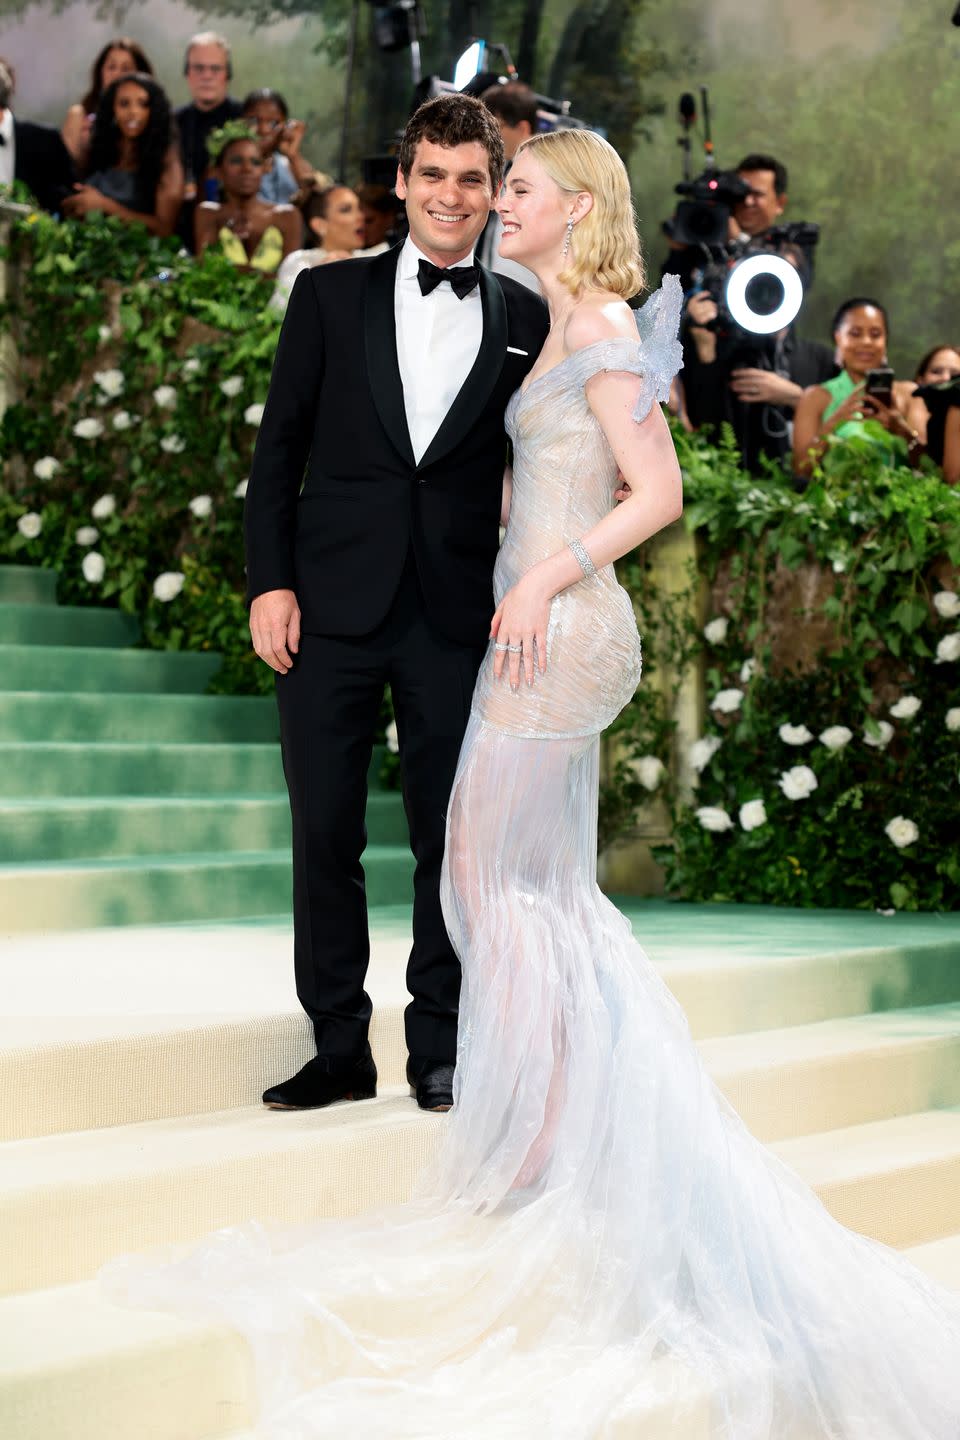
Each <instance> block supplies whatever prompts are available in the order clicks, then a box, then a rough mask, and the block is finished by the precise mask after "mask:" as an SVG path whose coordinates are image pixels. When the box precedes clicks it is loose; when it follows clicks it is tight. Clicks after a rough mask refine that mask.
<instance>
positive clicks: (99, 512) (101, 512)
mask: <svg viewBox="0 0 960 1440" xmlns="http://www.w3.org/2000/svg"><path fill="white" fill-rule="evenodd" d="M116 508H117V502H116V500H115V499H114V497H113V496H112V495H101V496H100V498H99V500H94V502H93V508H92V509H91V511H90V514H91V515H92V516H93V518H94V520H109V518H110V516H111V515H112V514H113V513H114V511H115V510H116Z"/></svg>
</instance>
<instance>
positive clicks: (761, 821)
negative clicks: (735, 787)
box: [740, 800, 767, 830]
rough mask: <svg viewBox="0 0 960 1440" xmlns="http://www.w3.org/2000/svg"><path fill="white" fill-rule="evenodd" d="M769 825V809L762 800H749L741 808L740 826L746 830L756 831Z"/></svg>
mask: <svg viewBox="0 0 960 1440" xmlns="http://www.w3.org/2000/svg"><path fill="white" fill-rule="evenodd" d="M766 823H767V807H766V805H764V803H763V801H762V800H747V801H746V802H745V803H744V804H743V805H741V806H740V824H741V826H742V827H743V829H744V830H756V829H757V827H758V826H760V825H766Z"/></svg>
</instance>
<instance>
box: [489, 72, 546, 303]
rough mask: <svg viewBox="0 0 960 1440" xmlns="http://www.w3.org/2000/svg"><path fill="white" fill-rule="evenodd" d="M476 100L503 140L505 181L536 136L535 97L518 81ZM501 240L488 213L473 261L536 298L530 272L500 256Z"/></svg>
mask: <svg viewBox="0 0 960 1440" xmlns="http://www.w3.org/2000/svg"><path fill="white" fill-rule="evenodd" d="M480 100H481V102H482V104H484V105H485V106H486V107H487V109H488V110H489V111H490V114H491V115H492V116H493V117H494V119H495V120H496V122H497V124H498V125H499V127H500V134H501V135H502V136H503V153H504V158H505V169H504V172H503V178H504V181H506V179H507V176H508V175H509V174H510V167H511V165H512V164H513V157H514V156H515V155H516V153H517V151H518V150H519V148H520V146H521V145H522V144H523V142H524V140H529V138H530V136H531V135H535V134H536V132H537V97H536V95H535V94H534V93H533V91H532V90H531V89H530V86H529V85H524V84H522V83H521V82H520V81H519V80H510V81H508V82H507V84H506V85H491V86H490V88H489V90H484V92H483V94H482V95H481V96H480ZM502 236H503V221H502V220H501V218H500V216H499V214H498V213H497V211H496V210H491V212H490V219H489V220H488V221H487V224H486V227H485V229H484V232H483V234H482V235H481V237H480V243H479V244H478V246H477V259H478V260H479V261H480V262H481V263H482V264H483V265H486V267H487V269H488V270H494V271H496V273H497V274H498V275H509V276H510V277H511V278H512V279H514V280H519V281H520V284H521V285H526V287H527V289H528V290H533V291H535V292H536V294H538V295H539V294H540V285H539V283H538V281H537V278H536V276H535V275H534V274H533V272H532V271H531V270H528V269H527V267H526V266H525V265H520V264H518V263H517V261H516V260H508V259H505V258H504V256H502V255H501V254H500V240H501V238H502Z"/></svg>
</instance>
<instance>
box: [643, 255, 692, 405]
mask: <svg viewBox="0 0 960 1440" xmlns="http://www.w3.org/2000/svg"><path fill="white" fill-rule="evenodd" d="M682 311H683V286H682V285H681V284H680V281H679V280H678V279H677V277H676V275H664V277H663V284H662V285H661V286H660V289H659V290H654V292H653V294H652V295H650V296H649V297H648V298H647V299H646V300H645V301H644V303H643V304H642V305H641V307H640V309H639V310H638V311H637V312H636V315H635V319H636V322H637V334H638V336H639V338H640V344H641V346H642V356H643V386H642V388H641V391H640V398H639V399H638V401H637V404H636V407H635V408H634V412H633V418H634V420H636V421H637V423H638V424H639V422H640V421H641V420H646V418H647V416H648V415H649V414H650V411H651V410H652V409H653V406H654V405H655V404H659V405H664V404H666V402H667V401H668V400H669V398H670V382H671V381H672V380H673V377H674V375H676V373H677V371H678V370H680V369H681V368H682V366H683V346H682V345H681V344H680V340H679V338H678V336H679V331H680V316H681V313H682Z"/></svg>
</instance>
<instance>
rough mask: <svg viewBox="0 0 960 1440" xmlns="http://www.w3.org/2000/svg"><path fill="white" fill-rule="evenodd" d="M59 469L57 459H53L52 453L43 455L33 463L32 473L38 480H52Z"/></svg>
mask: <svg viewBox="0 0 960 1440" xmlns="http://www.w3.org/2000/svg"><path fill="white" fill-rule="evenodd" d="M59 469H60V461H59V460H57V459H55V458H54V456H53V455H44V456H43V457H42V458H41V459H40V460H38V461H37V462H36V464H35V465H34V467H33V473H34V475H36V477H37V479H38V480H52V479H53V477H54V475H56V473H57V471H58V470H59Z"/></svg>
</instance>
